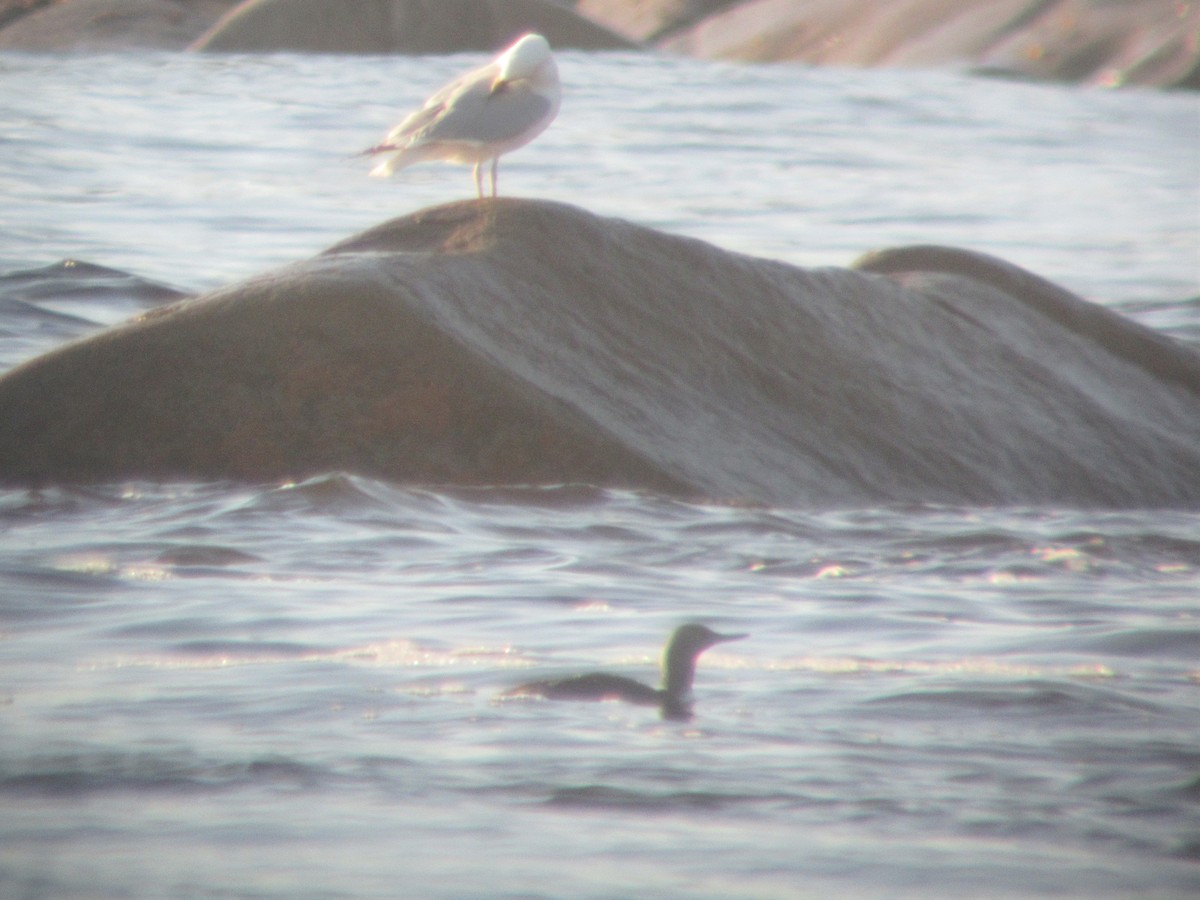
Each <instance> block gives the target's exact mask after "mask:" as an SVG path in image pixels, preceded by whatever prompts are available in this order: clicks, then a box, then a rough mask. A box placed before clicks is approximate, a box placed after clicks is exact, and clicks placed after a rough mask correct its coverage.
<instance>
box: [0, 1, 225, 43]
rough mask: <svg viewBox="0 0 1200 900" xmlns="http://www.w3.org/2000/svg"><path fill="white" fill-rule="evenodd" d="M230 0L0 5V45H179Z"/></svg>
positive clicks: (191, 38) (199, 31) (198, 32)
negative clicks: (3, 8) (3, 6)
mask: <svg viewBox="0 0 1200 900" xmlns="http://www.w3.org/2000/svg"><path fill="white" fill-rule="evenodd" d="M235 3H236V0H59V2H53V3H38V2H26V3H17V4H15V5H13V4H10V5H9V6H8V7H7V9H6V10H0V50H37V51H49V50H87V51H109V50H127V49H130V48H150V49H160V50H181V49H183V48H184V47H186V46H187V45H188V44H190V43H191V42H192V41H194V40H195V39H196V38H197V37H199V36H200V35H201V34H203V33H204V31H205V29H207V28H209V27H210V26H211V25H212V23H213V21H214V20H215V19H217V18H218V17H219V16H221V15H222V14H223V13H224V12H226V11H227V10H228V9H230V8H231V7H232V6H234V5H235ZM4 12H7V13H8V14H7V15H3V14H2V13H4Z"/></svg>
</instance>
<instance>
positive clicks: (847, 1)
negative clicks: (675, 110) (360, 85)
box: [0, 0, 1200, 88]
mask: <svg viewBox="0 0 1200 900" xmlns="http://www.w3.org/2000/svg"><path fill="white" fill-rule="evenodd" d="M218 19H219V21H218ZM523 31H540V32H542V33H543V34H545V35H546V36H547V38H549V40H550V43H551V44H552V45H553V46H555V47H557V48H578V49H590V50H595V49H620V48H633V47H640V46H643V45H646V46H653V47H657V48H658V49H662V50H666V51H668V52H671V53H679V54H684V55H688V56H697V57H703V58H711V59H732V60H744V61H750V62H803V63H808V64H812V65H837V66H921V67H945V66H952V67H956V68H966V69H977V70H981V71H985V72H994V73H998V74H1004V75H1009V76H1017V77H1026V78H1040V79H1050V80H1060V81H1075V82H1084V83H1089V84H1097V85H1106V86H1117V85H1125V84H1136V85H1154V86H1162V87H1187V88H1200V41H1198V40H1197V35H1198V34H1200V4H1197V3H1184V2H1174V0H1123V2H1120V3H1115V2H1112V0H890V2H888V3H880V2H878V0H804V2H796V0H559V2H555V0H344V2H338V3H333V2H329V0H244V2H241V3H238V4H236V7H235V4H234V0H57V2H50V0H0V49H6V48H7V49H21V50H67V49H72V50H81V49H82V50H117V49H126V48H131V47H155V48H162V49H171V48H174V49H182V48H184V47H187V46H189V45H191V46H194V47H195V48H196V49H201V50H212V51H231V52H249V53H253V52H269V51H297V52H321V53H453V52H463V51H473V52H489V51H492V50H495V49H497V48H498V47H501V46H503V45H504V44H506V43H508V42H509V41H511V40H512V38H513V37H515V36H516V35H517V34H519V33H520V32H523Z"/></svg>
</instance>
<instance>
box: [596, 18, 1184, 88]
mask: <svg viewBox="0 0 1200 900" xmlns="http://www.w3.org/2000/svg"><path fill="white" fill-rule="evenodd" d="M665 3H670V0H661V2H659V3H657V4H656V5H662V4H665ZM602 21H607V22H608V23H609V24H610V25H611V26H612V27H614V28H616V29H617V30H621V28H622V23H621V21H620V20H619V19H618V17H616V16H613V17H611V18H608V19H604V20H602ZM679 24H680V25H681V26H683V27H677V28H673V29H668V30H669V31H671V34H670V36H669V37H667V38H666V39H665V40H663V41H661V42H660V43H659V46H660V47H662V48H663V49H667V50H670V51H672V52H675V53H681V54H685V55H689V56H699V57H705V58H714V59H738V60H746V61H754V62H768V61H793V62H805V63H811V64H814V65H841V66H924V67H933V66H960V67H962V66H965V67H969V68H975V69H981V70H986V71H992V72H997V73H1003V74H1008V75H1016V76H1022V77H1030V78H1043V79H1051V80H1061V81H1079V82H1088V83H1093V84H1100V85H1106V86H1115V85H1123V84H1145V85H1159V86H1183V87H1192V88H1195V87H1200V43H1198V41H1197V34H1200V5H1198V4H1195V3H1173V2H1165V0H1125V2H1121V3H1113V2H1111V0H892V2H889V3H877V2H872V0H850V2H846V0H810V2H805V3H796V2H794V0H744V2H739V3H736V4H734V5H732V6H729V7H728V8H726V9H723V10H721V11H719V12H717V13H714V14H712V15H709V16H705V17H704V18H702V19H700V20H699V21H692V22H682V23H679Z"/></svg>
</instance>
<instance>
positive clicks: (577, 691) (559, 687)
mask: <svg viewBox="0 0 1200 900" xmlns="http://www.w3.org/2000/svg"><path fill="white" fill-rule="evenodd" d="M744 637H746V635H745V634H718V633H717V632H715V631H713V630H712V629H711V628H709V627H707V626H705V625H699V624H696V623H690V624H687V625H681V626H679V627H678V628H676V629H675V633H674V634H672V635H671V639H670V640H669V641H667V647H666V650H665V651H664V652H663V661H662V671H663V683H662V687H661V688H652V687H650V686H649V685H647V684H642V683H641V682H640V681H634V680H633V679H632V678H626V677H625V676H623V675H610V674H608V673H607V672H590V673H588V674H587V675H578V676H575V677H573V678H560V679H555V680H551V681H531V682H529V683H528V684H522V685H518V686H517V687H515V688H513V689H512V690H510V691H506V692H505V695H504V696H507V697H545V698H546V699H547V700H623V701H625V702H626V703H636V704H639V705H641V706H657V707H658V708H659V711H660V713H661V714H662V717H663V718H664V719H681V720H686V719H690V718H691V717H692V679H693V678H694V677H695V675H696V659H697V658H698V657H699V656H700V654H701V653H703V652H704V651H705V650H707V649H708V648H709V647H712V646H714V645H715V644H721V643H725V642H726V641H737V640H741V639H742V638H744Z"/></svg>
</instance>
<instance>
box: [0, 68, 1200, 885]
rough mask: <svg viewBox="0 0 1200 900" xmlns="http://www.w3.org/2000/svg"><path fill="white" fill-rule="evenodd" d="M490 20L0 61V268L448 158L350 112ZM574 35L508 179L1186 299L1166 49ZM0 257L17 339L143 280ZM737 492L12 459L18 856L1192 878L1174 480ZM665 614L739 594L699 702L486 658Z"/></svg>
mask: <svg viewBox="0 0 1200 900" xmlns="http://www.w3.org/2000/svg"><path fill="white" fill-rule="evenodd" d="M476 61H477V58H475V57H442V58H431V59H420V58H416V59H414V58H404V57H394V58H393V57H301V56H288V55H275V56H261V57H239V56H233V57H223V56H190V55H182V54H133V55H114V56H49V55H47V56H39V55H21V54H8V55H4V56H0V123H3V125H2V127H0V196H2V197H3V198H4V202H3V203H2V204H0V275H5V274H9V275H11V274H12V273H14V272H17V271H20V270H28V269H34V268H38V267H41V266H45V265H49V264H53V263H55V262H57V261H60V260H62V259H78V260H83V261H86V262H88V263H92V264H97V265H102V266H106V267H110V268H113V269H117V270H120V271H122V272H126V273H130V274H131V275H134V276H137V277H138V278H141V279H150V280H153V281H156V282H159V283H161V284H164V285H167V286H170V287H174V288H177V289H179V290H183V291H201V290H207V289H211V288H214V287H217V286H220V285H224V284H227V283H229V282H232V281H235V280H237V279H240V278H244V277H248V276H250V275H253V274H256V273H258V272H262V271H264V270H266V269H269V268H272V267H275V266H280V265H285V264H287V263H288V262H290V261H293V260H298V259H303V258H306V257H308V256H310V255H312V254H314V253H316V252H319V251H320V250H322V249H324V248H325V247H327V246H329V245H330V244H332V243H334V242H335V241H337V240H339V239H341V238H344V237H346V236H349V235H351V234H353V233H355V232H357V231H360V230H363V229H365V228H367V227H369V226H372V225H374V224H377V223H378V222H380V221H383V220H384V219H386V218H388V217H391V216H394V215H400V214H404V213H408V212H413V211H416V210H418V209H421V208H423V207H426V206H429V205H433V204H437V203H442V202H447V201H451V200H458V199H463V198H466V197H469V196H471V195H472V192H473V185H472V182H471V177H470V172H469V170H468V169H463V168H457V167H449V166H441V165H429V166H425V167H420V168H415V169H410V170H407V171H405V172H404V173H402V174H401V175H399V176H398V177H396V178H394V179H393V180H391V181H387V182H380V181H376V180H374V179H368V178H367V177H366V170H367V168H369V165H368V164H367V163H366V162H365V161H364V160H361V159H356V158H354V156H353V154H354V153H355V152H356V151H358V150H360V149H362V148H363V147H366V146H369V145H371V144H372V143H374V142H376V141H377V140H378V138H379V137H380V136H381V135H382V134H383V133H384V132H386V130H387V129H388V128H389V127H390V126H391V125H392V124H394V123H395V121H397V120H398V118H399V117H400V115H402V114H403V112H404V111H405V110H406V109H407V108H409V107H410V106H412V105H413V104H415V103H418V102H420V101H421V100H422V99H423V98H424V97H425V96H426V95H427V94H428V93H429V92H430V91H431V90H432V89H434V88H436V87H437V86H438V85H439V84H440V83H442V81H444V80H445V79H446V78H448V77H450V76H452V75H453V74H455V73H456V72H458V71H460V70H461V69H462V68H464V67H465V66H468V65H471V64H473V63H474V62H476ZM560 68H561V72H562V76H563V80H564V91H565V96H564V101H563V107H562V112H561V113H560V115H559V118H558V120H557V122H556V123H555V124H554V125H553V126H552V128H551V129H550V130H549V131H547V132H546V134H545V135H543V136H542V137H541V138H540V139H539V140H538V141H537V142H535V143H534V144H532V145H531V146H529V147H528V148H526V149H524V150H522V151H520V152H519V153H515V154H513V155H512V156H510V157H506V158H505V159H504V161H503V162H502V164H501V167H500V189H501V192H502V193H503V194H505V195H508V196H531V197H542V198H547V199H553V200H558V201H563V202H568V203H573V204H576V205H578V206H581V207H584V208H586V209H589V210H591V211H593V212H597V213H600V214H603V215H612V216H618V217H622V218H626V219H630V220H633V221H636V222H638V223H641V224H645V225H650V226H653V227H656V228H660V229H663V230H666V231H670V232H673V233H677V234H685V235H690V236H694V237H698V238H702V239H704V240H708V241H710V242H713V243H716V244H718V245H720V246H722V247H725V248H728V249H731V250H735V251H740V252H745V253H750V254H755V255H760V256H767V257H772V258H777V259H782V260H785V261H788V262H791V263H795V264H798V265H806V266H813V265H846V264H849V263H850V262H851V261H852V260H853V259H854V258H855V257H856V256H858V255H859V254H861V253H863V252H866V251H867V250H870V249H873V248H878V247H886V246H897V245H900V244H905V243H940V244H950V245H955V246H961V247H967V248H970V249H974V250H980V251H983V252H988V253H993V254H996V255H998V256H1001V257H1003V258H1005V259H1007V260H1009V261H1011V262H1015V263H1017V264H1019V265H1022V266H1025V267H1027V268H1029V269H1032V270H1034V271H1036V272H1038V273H1039V274H1041V275H1043V276H1045V277H1048V278H1050V279H1052V280H1054V281H1057V282H1059V283H1060V284H1063V285H1064V286H1066V287H1068V288H1070V289H1072V290H1074V291H1076V292H1077V293H1080V294H1081V295H1083V296H1086V297H1088V298H1089V299H1093V300H1095V301H1097V302H1101V303H1104V304H1106V305H1109V306H1111V307H1112V308H1114V309H1116V310H1118V311H1120V312H1122V313H1124V314H1126V315H1129V316H1131V317H1133V318H1135V319H1137V320H1138V321H1141V322H1143V323H1144V324H1147V325H1150V326H1152V327H1156V328H1159V329H1162V330H1164V331H1166V332H1168V333H1170V334H1172V335H1174V336H1175V337H1177V338H1180V339H1181V340H1185V341H1190V342H1193V343H1195V342H1196V341H1197V340H1198V339H1200V299H1198V295H1200V260H1198V253H1200V100H1198V98H1197V97H1196V96H1195V95H1193V94H1185V93H1170V92H1151V91H1137V90H1130V91H1101V90H1096V89H1087V88H1079V87H1071V86H1061V85H1037V84H1026V83H1012V82H1004V81H998V80H989V79H983V78H978V77H972V76H970V75H968V74H963V73H948V72H908V71H871V72H858V71H846V70H834V69H807V68H801V67H790V66H734V65H724V64H715V63H701V62H695V61H687V60H679V59H673V58H669V57H658V56H632V55H623V54H615V55H611V54H610V55H605V54H597V55H589V54H579V53H564V54H561V56H560ZM134 280H136V279H134ZM5 284H8V285H9V286H10V291H9V296H7V297H6V296H5ZM14 284H16V282H15V281H9V282H4V281H0V303H3V302H6V301H7V305H4V306H3V309H4V311H5V320H4V321H2V322H0V366H3V367H4V368H7V367H10V366H12V365H14V364H17V363H19V362H20V361H22V360H24V359H27V358H29V357H31V356H33V355H35V354H37V353H39V352H42V351H45V350H47V349H50V348H51V347H53V346H56V345H57V344H59V343H61V342H63V341H64V340H67V339H69V338H71V337H74V336H79V335H82V334H86V333H88V332H90V331H92V330H95V329H96V328H98V327H100V326H102V325H106V324H111V323H113V322H116V321H119V320H121V319H123V318H125V317H127V316H129V315H133V314H135V313H136V312H138V311H140V310H141V309H142V308H144V303H145V298H144V297H140V296H135V292H133V291H130V293H129V294H128V295H124V294H122V292H121V291H120V290H116V291H113V290H109V289H102V286H101V284H100V282H99V280H97V282H96V284H95V288H94V290H89V289H88V287H87V282H86V280H85V281H84V283H83V288H82V289H81V290H78V291H74V292H73V293H71V294H70V295H63V296H38V297H36V298H33V299H30V298H29V297H28V296H26V295H20V294H19V291H17V290H16V288H13V287H12V285H14ZM18 311H20V312H21V313H22V314H20V315H18V314H17V313H18ZM1198 477H1200V474H1198ZM736 500H737V498H714V500H713V501H712V502H710V503H685V502H681V501H679V500H677V499H672V498H669V497H664V496H658V495H654V494H650V493H640V492H631V491H615V490H601V489H598V488H594V487H591V486H587V485H551V486H543V487H520V486H515V487H514V486H507V487H496V488H491V489H484V488H473V489H466V488H455V487H445V486H438V485H418V486H412V485H410V486H402V485H391V484H385V483H381V482H376V481H371V480H367V479H362V478H358V477H354V476H350V475H346V474H343V473H336V472H335V473H329V474H328V475H326V476H322V477H318V478H314V479H311V480H309V481H306V482H303V483H299V484H291V483H284V484H260V485H245V484H225V483H221V484H192V483H185V484H150V483H139V482H128V483H120V484H106V485H96V486H90V487H60V488H51V489H45V490H40V491H26V490H11V489H10V490H5V491H3V492H0V896H4V897H9V896H12V897H64V896H68V897H130V896H134V897H164V896H180V897H186V896H213V897H224V896H236V897H282V896H288V897H292V896H305V897H369V896H381V897H382V896H427V897H645V896H656V897H714V898H724V897H739V898H740V897H764V898H775V897H781V898H782V897H789V898H790V897H808V896H812V897H829V896H858V897H873V896H874V897H897V896H898V897H931V896H932V897H963V896H987V897H1007V896H1012V897H1024V896H1045V895H1055V896H1067V897H1096V896H1111V897H1125V896H1146V897H1190V896H1194V895H1195V894H1196V893H1197V892H1198V891H1200V620H1198V615H1200V513H1196V512H1187V511H1172V512H1164V511H1160V510H1152V509H1147V510H1136V509H1135V510H1119V511H1117V510H1114V511H1097V510H1077V509H1069V508H958V507H950V508H948V507H936V506H913V507H904V508H870V509H779V508H761V507H752V506H747V505H745V504H740V503H737V502H734V501H736ZM688 620H701V621H705V622H707V623H709V624H710V625H713V626H714V627H716V628H718V630H726V631H739V632H743V631H744V632H749V634H750V636H749V637H747V638H746V639H744V640H742V641H739V642H737V643H733V644H726V645H721V646H719V647H717V648H714V649H713V650H711V651H709V652H708V653H707V654H706V655H705V656H704V657H703V658H702V660H701V664H700V667H699V672H698V676H697V684H696V695H697V704H696V717H695V718H694V719H693V720H692V721H690V722H686V723H679V722H664V721H662V720H660V719H659V718H658V717H657V715H656V713H655V712H654V711H653V710H647V709H644V708H639V707H626V706H621V705H615V704H569V703H568V704H564V703H550V702H537V701H531V700H527V699H524V700H515V699H505V698H503V697H502V696H501V694H502V693H503V691H504V690H505V689H506V688H508V687H510V686H512V685H513V684H516V683H518V682H520V681H522V680H526V679H532V678H544V677H552V676H555V675H559V674H566V673H571V672H578V671H587V670H591V669H605V670H610V671H615V672H620V673H623V674H626V675H630V676H633V677H638V678H641V679H642V680H646V681H654V680H656V679H657V657H658V654H659V652H660V650H661V646H662V642H663V641H664V640H665V638H666V636H667V635H668V634H669V632H670V630H671V629H672V628H673V627H674V626H675V625H677V624H679V623H681V622H683V621H688Z"/></svg>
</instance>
